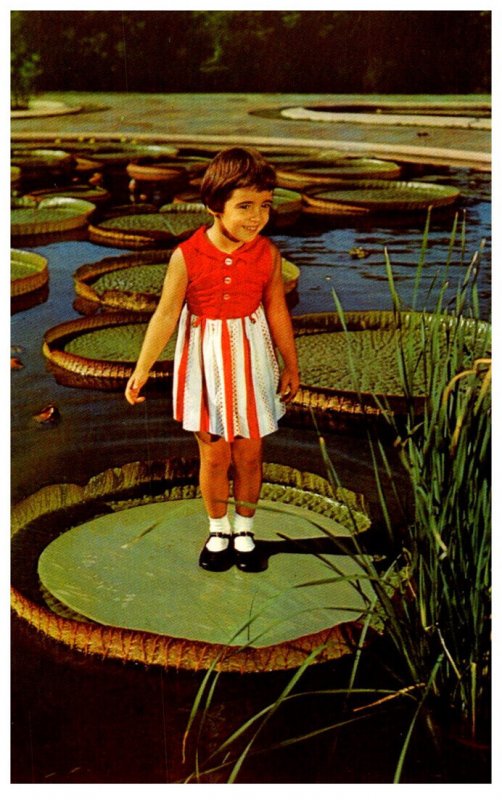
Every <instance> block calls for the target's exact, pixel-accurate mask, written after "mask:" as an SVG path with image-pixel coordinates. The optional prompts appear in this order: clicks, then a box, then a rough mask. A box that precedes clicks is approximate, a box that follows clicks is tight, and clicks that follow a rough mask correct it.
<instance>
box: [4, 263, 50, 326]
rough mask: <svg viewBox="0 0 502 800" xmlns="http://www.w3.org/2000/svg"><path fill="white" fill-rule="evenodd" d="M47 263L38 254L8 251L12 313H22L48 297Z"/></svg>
mask: <svg viewBox="0 0 502 800" xmlns="http://www.w3.org/2000/svg"><path fill="white" fill-rule="evenodd" d="M48 283H49V269H48V261H47V259H46V258H45V257H44V256H41V255H40V254H39V253H32V252H29V251H27V250H14V249H11V251H10V294H11V310H12V312H14V313H15V312H16V311H24V310H26V309H27V308H31V307H32V306H34V305H37V304H38V303H41V302H44V301H45V300H46V299H47V297H48V288H47V287H48Z"/></svg>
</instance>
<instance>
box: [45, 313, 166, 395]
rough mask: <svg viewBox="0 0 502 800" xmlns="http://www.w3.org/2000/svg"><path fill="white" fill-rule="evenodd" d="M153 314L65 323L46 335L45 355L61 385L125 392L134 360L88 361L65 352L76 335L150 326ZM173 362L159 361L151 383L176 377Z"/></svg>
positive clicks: (104, 316) (112, 315)
mask: <svg viewBox="0 0 502 800" xmlns="http://www.w3.org/2000/svg"><path fill="white" fill-rule="evenodd" d="M150 318H151V314H146V313H145V314H143V313H139V312H138V313H126V312H109V313H107V312H106V313H103V314H98V315H96V316H93V317H79V318H78V319H73V320H69V321H67V322H61V323H59V324H58V325H55V326H54V327H52V328H49V330H47V331H46V332H45V333H44V337H43V344H42V353H43V355H44V357H45V358H46V359H47V362H48V364H49V365H50V367H51V368H53V370H54V371H55V374H56V377H59V379H60V382H61V383H65V384H66V385H70V386H74V387H82V388H95V389H105V390H108V391H110V390H116V389H123V388H124V387H125V383H126V382H127V380H128V379H129V378H130V376H131V375H132V372H133V369H134V364H135V362H134V361H132V360H131V361H130V362H127V361H111V360H103V359H97V358H84V357H83V356H80V355H77V354H75V353H71V352H67V351H65V349H64V347H65V345H66V343H67V342H68V341H70V340H71V339H72V338H74V337H75V336H78V335H79V334H82V333H88V332H91V331H96V330H102V329H103V328H112V327H117V326H120V325H131V324H133V325H136V324H140V323H145V324H146V323H147V322H148V321H149V320H150ZM172 368H173V362H172V361H158V362H157V363H156V365H155V368H154V369H152V370H151V372H150V378H149V381H151V382H152V383H154V382H156V381H159V380H161V381H165V380H167V379H168V378H170V377H172Z"/></svg>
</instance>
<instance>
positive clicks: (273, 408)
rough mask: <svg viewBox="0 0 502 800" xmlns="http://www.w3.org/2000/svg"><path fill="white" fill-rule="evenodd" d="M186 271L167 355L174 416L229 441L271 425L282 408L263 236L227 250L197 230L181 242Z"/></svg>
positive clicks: (270, 262)
mask: <svg viewBox="0 0 502 800" xmlns="http://www.w3.org/2000/svg"><path fill="white" fill-rule="evenodd" d="M180 248H181V250H182V253H183V256H184V259H185V264H186V268H187V272H188V288H187V294H186V304H185V305H184V307H183V310H182V312H181V316H180V321H179V327H178V339H177V343H176V351H175V357H174V378H173V409H174V418H175V419H176V420H178V421H179V422H181V423H182V425H183V428H184V429H185V430H189V431H203V432H207V433H212V434H216V435H217V436H222V437H223V438H224V439H226V440H227V441H229V442H231V441H233V440H234V439H235V438H236V437H237V436H242V437H245V438H251V439H258V438H261V437H262V436H266V435H267V434H269V433H272V432H273V431H275V430H277V427H278V424H277V423H278V420H279V419H280V418H281V417H282V416H283V414H284V412H285V406H284V404H283V402H282V401H281V400H280V397H279V395H278V394H277V390H278V384H279V367H278V363H277V358H276V354H275V350H274V346H273V343H272V339H271V336H270V331H269V327H268V323H267V319H266V316H265V312H264V309H263V306H262V304H261V299H262V295H263V290H264V288H265V285H266V283H267V282H268V280H269V279H270V276H271V274H272V269H273V257H272V250H271V245H270V241H269V240H268V239H267V238H266V237H264V236H257V237H256V238H255V239H253V241H252V242H249V243H245V244H243V245H241V247H239V248H238V249H237V250H234V251H233V252H232V253H225V252H223V251H221V250H219V249H218V248H217V247H216V246H215V245H214V244H213V243H212V242H211V241H210V239H209V238H208V237H207V235H206V228H205V227H203V228H199V229H198V230H197V231H196V232H195V233H194V234H193V236H191V237H190V238H189V239H187V240H186V241H185V242H182V243H181V245H180Z"/></svg>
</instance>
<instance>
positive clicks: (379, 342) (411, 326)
mask: <svg viewBox="0 0 502 800" xmlns="http://www.w3.org/2000/svg"><path fill="white" fill-rule="evenodd" d="M456 324H462V325H463V327H464V331H465V336H464V349H465V363H466V365H471V364H472V361H473V360H474V359H475V358H480V357H485V356H486V355H488V354H489V352H490V346H491V345H490V326H489V324H488V323H486V322H483V321H481V320H474V319H463V320H460V323H459V322H458V320H456V318H455V317H447V316H444V317H442V318H441V325H440V326H438V327H433V317H432V315H430V314H419V313H417V312H406V313H403V314H401V315H400V316H396V315H395V314H394V313H393V312H390V311H388V312H385V311H381V312H379V311H368V312H362V311H359V312H358V311H354V312H346V314H345V325H344V324H343V323H342V320H341V318H340V317H339V315H338V314H311V315H305V316H303V317H295V318H294V326H295V331H296V343H297V348H298V354H299V361H300V372H301V376H302V384H301V387H300V390H299V392H298V394H297V395H296V397H295V399H294V401H293V403H292V404H291V408H290V409H289V412H290V413H293V412H294V411H295V410H297V409H299V408H301V407H304V408H310V409H315V410H316V414H318V415H319V416H320V417H321V416H324V421H326V420H327V421H328V422H329V421H330V419H331V420H332V421H333V423H334V424H335V425H336V417H337V415H340V416H341V417H342V418H343V417H347V416H349V417H350V416H354V415H358V414H362V413H365V414H369V415H377V416H378V415H380V414H382V408H386V409H387V410H388V412H387V413H397V414H399V413H404V412H405V411H406V409H407V402H408V400H407V398H406V397H405V392H404V388H403V380H402V378H401V372H400V356H399V353H400V351H401V350H402V352H403V353H404V354H405V359H407V360H408V363H407V365H406V368H407V371H408V375H413V390H412V391H413V397H414V398H415V400H416V407H417V411H420V409H421V408H422V407H423V399H424V395H425V392H426V384H425V381H426V378H425V376H424V375H423V369H424V368H423V366H422V368H420V367H419V366H418V367H417V365H420V364H422V363H423V360H421V359H419V354H420V353H421V346H420V342H421V341H422V336H423V335H425V338H426V339H427V331H428V330H429V331H430V332H431V333H430V336H432V335H434V336H435V337H436V338H437V337H439V338H440V341H435V345H436V346H437V347H438V348H440V349H443V350H444V353H445V357H446V353H447V346H448V338H449V331H450V329H451V327H452V326H453V325H456ZM345 326H346V329H345ZM422 331H423V332H424V333H422ZM432 331H434V334H433V333H432ZM409 399H410V400H413V398H409ZM325 412H326V413H325Z"/></svg>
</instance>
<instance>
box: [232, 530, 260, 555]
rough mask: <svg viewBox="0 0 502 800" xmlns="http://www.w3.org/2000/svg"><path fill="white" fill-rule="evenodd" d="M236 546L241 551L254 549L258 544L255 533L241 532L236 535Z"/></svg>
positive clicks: (247, 551) (245, 551) (246, 551)
mask: <svg viewBox="0 0 502 800" xmlns="http://www.w3.org/2000/svg"><path fill="white" fill-rule="evenodd" d="M234 547H235V549H236V550H238V551H239V552H240V553H249V552H250V551H251V550H254V549H255V547H256V545H255V543H254V539H253V535H252V534H251V533H239V534H238V535H237V536H235V537H234Z"/></svg>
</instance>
